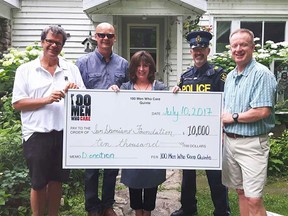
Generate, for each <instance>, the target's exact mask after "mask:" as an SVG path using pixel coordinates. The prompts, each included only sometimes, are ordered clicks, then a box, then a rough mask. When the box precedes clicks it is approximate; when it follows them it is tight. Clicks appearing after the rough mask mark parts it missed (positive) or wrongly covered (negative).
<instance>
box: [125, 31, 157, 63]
mask: <svg viewBox="0 0 288 216" xmlns="http://www.w3.org/2000/svg"><path fill="white" fill-rule="evenodd" d="M157 33H158V26H153V25H147V26H130V28H129V37H130V41H129V47H128V49H129V50H128V53H129V55H130V58H131V57H132V55H133V54H134V53H136V52H137V51H139V50H146V51H148V52H149V53H150V54H151V55H152V57H153V59H154V61H155V63H157V57H158V56H157V55H158V53H157V49H158V47H157V44H158V41H157V35H158V34H157Z"/></svg>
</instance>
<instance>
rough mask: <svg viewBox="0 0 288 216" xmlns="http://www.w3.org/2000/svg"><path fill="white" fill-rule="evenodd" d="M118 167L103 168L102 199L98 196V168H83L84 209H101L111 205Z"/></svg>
mask: <svg viewBox="0 0 288 216" xmlns="http://www.w3.org/2000/svg"><path fill="white" fill-rule="evenodd" d="M118 171H119V170H118V169H104V170H103V185H102V199H101V200H100V199H99V197H98V184H99V169H87V170H85V210H86V211H88V212H90V211H102V210H103V209H106V208H109V207H112V206H113V204H114V202H115V200H114V195H115V184H116V177H117V175H118Z"/></svg>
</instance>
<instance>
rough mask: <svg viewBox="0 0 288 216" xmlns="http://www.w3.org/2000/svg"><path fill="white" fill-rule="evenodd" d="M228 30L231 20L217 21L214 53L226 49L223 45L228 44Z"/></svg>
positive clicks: (229, 29)
mask: <svg viewBox="0 0 288 216" xmlns="http://www.w3.org/2000/svg"><path fill="white" fill-rule="evenodd" d="M230 31H231V21H221V22H217V32H216V36H217V38H216V53H221V52H224V51H225V50H227V48H225V46H226V45H228V44H229V35H230Z"/></svg>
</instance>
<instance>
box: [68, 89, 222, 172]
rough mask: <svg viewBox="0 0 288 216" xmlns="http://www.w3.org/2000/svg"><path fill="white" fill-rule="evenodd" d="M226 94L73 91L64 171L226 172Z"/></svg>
mask: <svg viewBox="0 0 288 216" xmlns="http://www.w3.org/2000/svg"><path fill="white" fill-rule="evenodd" d="M222 97H223V94H222V93H216V92H213V93H212V92H209V93H207V92H205V93H198V92H197V93H196V92H195V93H191V92H178V93H176V94H173V93H172V92H168V91H149V92H148V91H125V90H121V91H120V92H117V93H115V92H113V91H108V90H69V91H68V93H67V95H66V99H65V100H66V101H65V112H66V119H65V128H64V148H63V167H64V168H140V169H141V168H164V169H215V170H219V169H221V168H222V166H221V161H222V127H221V119H220V117H221V112H222Z"/></svg>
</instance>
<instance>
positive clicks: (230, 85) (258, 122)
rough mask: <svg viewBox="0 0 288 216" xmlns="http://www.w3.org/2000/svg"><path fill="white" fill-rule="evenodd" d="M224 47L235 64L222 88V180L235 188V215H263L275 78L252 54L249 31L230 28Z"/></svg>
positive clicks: (272, 123) (253, 46) (251, 39)
mask: <svg viewBox="0 0 288 216" xmlns="http://www.w3.org/2000/svg"><path fill="white" fill-rule="evenodd" d="M230 46H231V53H232V58H233V59H234V61H235V63H236V68H235V69H234V70H232V71H231V72H230V73H229V74H228V76H227V79H226V82H225V87H224V112H223V115H222V121H223V125H224V133H225V135H224V146H223V147H224V148H223V166H222V182H223V184H224V185H226V186H227V187H230V188H234V189H236V192H237V193H238V198H239V209H240V215H253V216H265V215H266V210H265V207H264V205H263V200H262V193H263V188H264V185H265V182H266V178H267V166H268V156H269V144H268V133H269V131H270V130H271V129H272V128H273V127H274V109H273V106H274V102H275V98H274V97H275V92H276V85H277V82H276V79H275V76H274V74H273V73H272V72H271V71H270V70H269V69H268V68H267V67H265V66H264V65H262V64H260V63H258V62H256V61H255V59H254V58H253V51H254V48H255V44H254V34H253V32H251V31H250V30H247V29H238V30H236V31H235V32H233V33H232V34H231V36H230Z"/></svg>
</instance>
